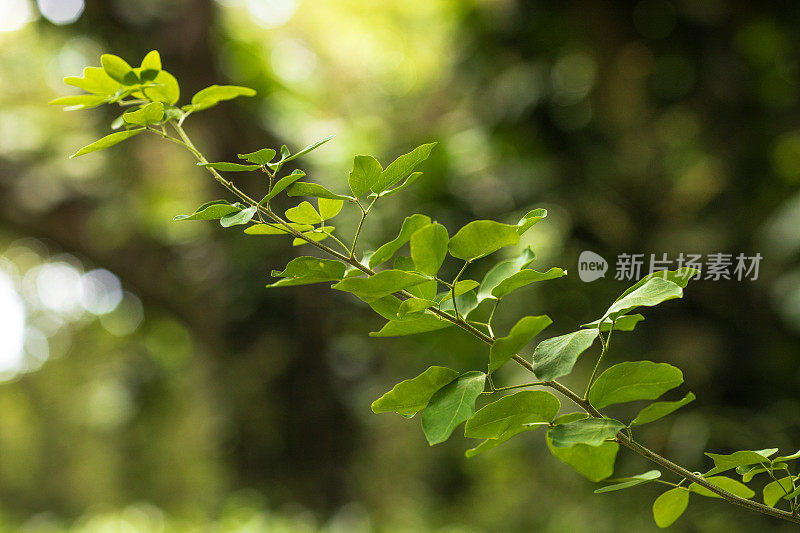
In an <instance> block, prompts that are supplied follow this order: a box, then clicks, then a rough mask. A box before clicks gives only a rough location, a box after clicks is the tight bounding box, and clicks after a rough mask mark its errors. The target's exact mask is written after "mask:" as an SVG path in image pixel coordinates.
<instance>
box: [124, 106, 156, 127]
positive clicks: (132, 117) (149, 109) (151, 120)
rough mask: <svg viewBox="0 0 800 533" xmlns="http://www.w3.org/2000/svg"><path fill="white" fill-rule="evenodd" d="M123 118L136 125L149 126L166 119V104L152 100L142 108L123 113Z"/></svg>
mask: <svg viewBox="0 0 800 533" xmlns="http://www.w3.org/2000/svg"><path fill="white" fill-rule="evenodd" d="M122 120H124V121H125V122H127V123H128V124H132V125H134V126H149V125H151V124H158V123H159V122H161V121H162V120H164V104H163V103H161V102H151V103H149V104H147V105H146V106H144V107H142V108H141V109H137V110H136V111H130V112H128V113H124V114H123V115H122Z"/></svg>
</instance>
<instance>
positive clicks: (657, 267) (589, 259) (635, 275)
mask: <svg viewBox="0 0 800 533" xmlns="http://www.w3.org/2000/svg"><path fill="white" fill-rule="evenodd" d="M761 259H762V256H761V254H760V253H756V254H755V255H746V254H744V253H739V254H732V253H721V252H717V253H709V254H705V255H703V254H690V253H686V254H685V253H683V252H681V253H680V254H678V256H677V257H673V258H670V257H669V256H668V255H667V254H629V253H621V254H619V255H618V256H617V260H616V263H615V273H614V279H615V280H623V281H636V280H638V279H640V278H641V277H642V276H645V275H648V274H652V273H654V272H659V271H664V270H675V269H679V268H684V267H688V268H693V269H696V270H697V271H698V272H697V274H696V275H694V276H693V277H692V278H691V279H695V280H700V279H702V280H709V281H720V280H730V281H733V280H735V281H745V280H750V281H755V280H757V279H758V269H759V266H760V264H761ZM607 270H608V262H607V261H606V260H605V259H604V258H602V257H601V256H600V255H598V254H596V253H594V252H591V251H588V250H587V251H584V252H582V253H581V255H580V257H579V258H578V275H579V276H580V278H581V280H582V281H586V282H590V281H594V280H596V279H599V278H601V277H605V274H606V271H607Z"/></svg>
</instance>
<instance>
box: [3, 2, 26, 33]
mask: <svg viewBox="0 0 800 533" xmlns="http://www.w3.org/2000/svg"><path fill="white" fill-rule="evenodd" d="M32 19H33V10H32V9H31V5H30V4H29V3H28V0H0V32H2V31H17V30H18V29H20V28H22V27H23V26H25V24H27V23H28V22H30V21H31V20H32Z"/></svg>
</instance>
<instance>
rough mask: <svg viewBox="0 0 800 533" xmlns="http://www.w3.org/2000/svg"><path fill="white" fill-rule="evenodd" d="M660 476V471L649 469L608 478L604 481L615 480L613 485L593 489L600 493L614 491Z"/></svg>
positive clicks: (647, 481) (648, 481)
mask: <svg viewBox="0 0 800 533" xmlns="http://www.w3.org/2000/svg"><path fill="white" fill-rule="evenodd" d="M660 477H661V472H660V471H658V470H649V471H647V472H645V473H644V474H637V475H635V476H630V477H626V478H619V479H608V480H606V481H612V482H615V483H614V484H613V485H606V486H605V487H601V488H599V489H597V490H595V491H594V493H595V494H602V493H604V492H616V491H618V490H624V489H629V488H631V487H636V486H638V485H642V484H644V483H650V482H651V481H653V480H656V479H658V478H660Z"/></svg>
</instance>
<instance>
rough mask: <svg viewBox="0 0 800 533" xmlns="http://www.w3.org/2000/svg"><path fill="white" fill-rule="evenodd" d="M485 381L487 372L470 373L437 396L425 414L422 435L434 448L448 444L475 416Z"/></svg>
mask: <svg viewBox="0 0 800 533" xmlns="http://www.w3.org/2000/svg"><path fill="white" fill-rule="evenodd" d="M485 381H486V374H484V373H483V372H467V373H465V374H461V375H460V376H459V377H458V378H456V379H455V380H453V381H451V382H450V383H448V384H447V385H445V386H444V387H442V388H441V389H439V390H438V391H436V392H435V393H434V394H433V396H432V397H431V400H430V402H429V403H428V406H427V407H426V408H425V410H424V411H423V412H422V431H423V433H425V438H427V439H428V443H429V444H430V445H431V446H433V445H434V444H438V443H440V442H444V441H446V440H447V439H448V438H449V437H450V435H451V434H452V433H453V430H454V429H455V428H457V427H458V426H459V425H461V423H462V422H464V421H466V420H467V419H469V418H470V417H471V416H472V415H473V414H474V413H475V400H477V399H478V396H480V394H481V392H483V386H484V382H485Z"/></svg>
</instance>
